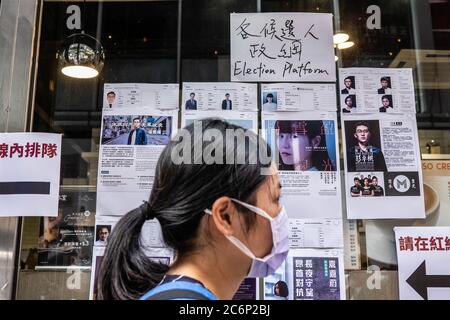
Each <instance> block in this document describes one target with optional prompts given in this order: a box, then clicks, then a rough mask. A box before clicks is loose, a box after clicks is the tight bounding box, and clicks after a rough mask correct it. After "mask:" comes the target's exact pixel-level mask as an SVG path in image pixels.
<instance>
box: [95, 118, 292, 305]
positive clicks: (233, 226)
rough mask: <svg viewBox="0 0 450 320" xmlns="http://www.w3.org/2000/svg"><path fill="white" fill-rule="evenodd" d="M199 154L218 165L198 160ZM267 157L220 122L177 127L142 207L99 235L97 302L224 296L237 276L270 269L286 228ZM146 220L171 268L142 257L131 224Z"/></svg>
mask: <svg viewBox="0 0 450 320" xmlns="http://www.w3.org/2000/svg"><path fill="white" fill-rule="evenodd" d="M198 128H201V129H198ZM237 129H239V130H237ZM197 130H201V132H200V133H199V132H197ZM210 130H211V131H210ZM229 130H234V131H233V132H234V133H235V135H238V134H239V132H240V133H241V134H243V135H245V136H246V137H249V138H248V140H247V141H248V143H245V146H244V147H242V146H236V143H235V141H239V137H238V138H236V137H233V136H232V135H229V134H228V133H229ZM226 133H227V134H226ZM207 135H208V136H209V139H207V138H206V136H207ZM212 135H214V137H213V138H214V139H212V138H211V136H212ZM230 136H231V138H229V137H230ZM192 137H193V139H191V138H192ZM198 148H200V150H203V151H202V152H203V159H202V158H200V159H199V157H198V150H197V149H198ZM214 148H215V149H214ZM212 149H214V150H215V151H214V152H211V150H212ZM207 150H209V151H210V152H211V154H213V153H214V155H213V156H214V157H215V159H216V160H218V161H215V162H214V163H213V164H206V163H207V161H205V159H204V158H205V153H206V151H207ZM237 150H239V152H237ZM252 150H253V151H252ZM255 150H256V153H257V154H256V155H255V154H254V151H255ZM264 153H265V154H264ZM268 154H269V159H270V149H269V148H268V146H267V145H266V143H265V142H264V141H263V140H262V139H260V138H259V137H258V136H257V135H256V134H255V133H253V132H252V131H250V130H245V129H243V128H241V127H239V126H235V125H232V124H229V123H228V122H225V121H223V120H219V119H204V120H200V121H196V122H194V123H192V124H191V125H189V126H188V127H186V128H185V129H183V130H180V132H179V134H178V136H177V137H176V138H175V139H174V140H173V141H171V142H170V143H169V144H168V146H167V147H166V148H165V149H164V151H163V152H162V154H161V156H160V159H159V161H158V165H157V168H156V175H155V181H154V185H153V190H152V193H151V196H150V200H149V203H144V204H143V205H142V206H141V207H139V208H137V209H135V210H133V211H131V212H129V213H127V214H126V215H125V216H124V217H123V218H122V219H121V220H120V221H119V222H118V223H117V225H116V227H115V228H114V230H113V232H112V233H111V235H110V237H109V242H108V245H107V247H106V252H105V256H104V259H103V262H102V267H101V272H100V277H99V288H98V289H99V299H121V300H125V299H141V300H162V299H204V300H208V299H209V300H214V299H231V298H232V297H233V296H234V294H235V292H236V291H237V289H238V288H239V285H240V284H241V283H242V281H243V280H244V278H245V277H265V276H267V275H269V274H271V273H273V272H275V270H276V269H277V268H278V267H279V266H280V265H281V264H282V263H283V261H284V260H285V258H286V256H287V253H288V250H289V240H288V233H289V232H288V219H287V215H286V212H285V210H284V208H283V207H282V206H281V205H280V203H279V199H280V191H281V190H280V189H281V186H280V184H279V180H278V175H277V172H276V168H274V166H273V165H272V164H271V162H270V161H263V160H266V159H263V157H262V156H261V155H264V156H267V155H268ZM177 156H178V157H182V158H183V161H179V160H180V159H179V158H177ZM185 158H186V159H185ZM242 158H244V160H245V161H244V163H242V161H239V160H240V159H241V160H242ZM230 159H231V160H232V161H231V162H232V163H231V164H228V163H229V162H230V161H229V160H230ZM185 160H186V161H185ZM255 160H256V161H255ZM178 163H179V164H178ZM152 219H157V220H158V222H159V223H160V225H161V229H162V236H163V240H164V242H165V244H166V245H167V246H168V247H170V248H172V249H173V250H174V252H175V260H174V262H173V263H172V264H171V265H166V264H161V263H159V262H157V261H154V260H151V259H150V258H148V257H147V256H146V255H145V252H144V248H143V247H142V244H141V240H140V237H141V230H142V226H143V224H144V223H145V221H147V220H152Z"/></svg>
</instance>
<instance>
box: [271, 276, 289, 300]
mask: <svg viewBox="0 0 450 320" xmlns="http://www.w3.org/2000/svg"><path fill="white" fill-rule="evenodd" d="M276 288H278V294H277V293H276V292H275V289H276ZM273 290H274V294H275V295H276V296H279V297H283V298H287V296H288V295H289V289H288V286H287V284H286V282H284V281H281V280H280V281H278V282H277V283H275V285H274V286H273Z"/></svg>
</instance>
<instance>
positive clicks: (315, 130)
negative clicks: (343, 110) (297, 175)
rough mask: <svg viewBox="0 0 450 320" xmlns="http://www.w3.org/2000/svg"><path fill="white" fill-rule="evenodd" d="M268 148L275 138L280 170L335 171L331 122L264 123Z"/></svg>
mask: <svg viewBox="0 0 450 320" xmlns="http://www.w3.org/2000/svg"><path fill="white" fill-rule="evenodd" d="M266 131H267V132H266V134H267V137H268V139H267V141H268V143H269V144H271V143H272V140H273V139H272V138H271V137H272V134H275V135H276V136H275V140H274V141H276V144H277V145H276V146H275V147H276V149H275V148H274V146H271V147H272V150H278V156H279V157H278V163H279V170H286V171H336V168H337V166H336V152H335V151H336V143H335V123H334V121H332V120H323V121H322V120H278V121H276V120H266Z"/></svg>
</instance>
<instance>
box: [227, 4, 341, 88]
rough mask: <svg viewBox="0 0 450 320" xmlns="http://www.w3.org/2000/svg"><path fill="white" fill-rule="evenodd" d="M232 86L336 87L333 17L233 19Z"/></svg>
mask: <svg viewBox="0 0 450 320" xmlns="http://www.w3.org/2000/svg"><path fill="white" fill-rule="evenodd" d="M231 80H232V81H304V82H308V81H330V82H333V81H336V66H335V60H334V49H333V26H332V15H331V14H325V13H250V14H249V13H234V14H231Z"/></svg>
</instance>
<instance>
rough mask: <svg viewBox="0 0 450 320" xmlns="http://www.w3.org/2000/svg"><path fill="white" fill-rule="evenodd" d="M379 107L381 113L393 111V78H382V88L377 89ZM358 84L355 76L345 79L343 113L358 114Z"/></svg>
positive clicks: (342, 94)
mask: <svg viewBox="0 0 450 320" xmlns="http://www.w3.org/2000/svg"><path fill="white" fill-rule="evenodd" d="M376 93H377V94H378V98H379V105H380V107H379V108H378V111H379V112H389V111H391V110H393V108H394V105H393V100H392V88H391V77H387V76H383V77H381V78H380V88H378V89H377V92H376ZM356 95H357V94H356V83H355V77H354V76H347V77H345V78H344V88H343V89H342V90H341V97H342V98H341V100H342V107H341V110H342V113H354V112H357V103H356Z"/></svg>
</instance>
